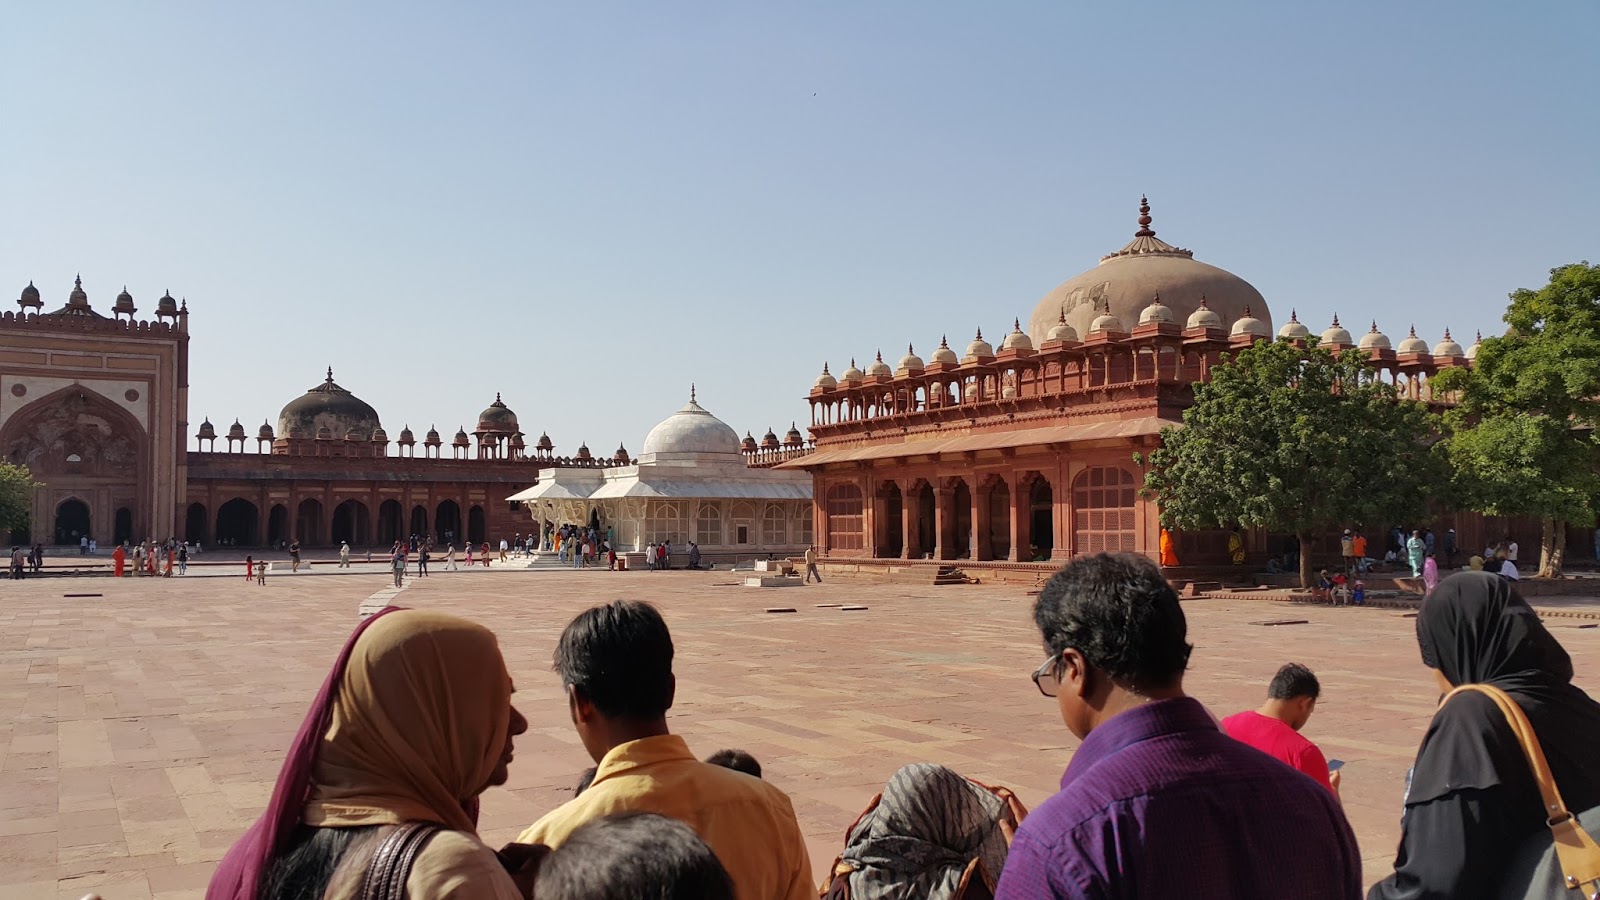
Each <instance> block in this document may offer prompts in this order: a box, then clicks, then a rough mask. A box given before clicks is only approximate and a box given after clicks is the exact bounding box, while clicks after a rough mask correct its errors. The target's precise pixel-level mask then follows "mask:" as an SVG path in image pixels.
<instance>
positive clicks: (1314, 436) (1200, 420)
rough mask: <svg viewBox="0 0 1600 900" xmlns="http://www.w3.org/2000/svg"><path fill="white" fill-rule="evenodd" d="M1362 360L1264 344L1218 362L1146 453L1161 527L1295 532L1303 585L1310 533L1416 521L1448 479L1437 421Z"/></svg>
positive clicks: (1308, 567) (1307, 570) (1308, 576)
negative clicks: (1437, 447)
mask: <svg viewBox="0 0 1600 900" xmlns="http://www.w3.org/2000/svg"><path fill="white" fill-rule="evenodd" d="M1363 358H1364V357H1363V355H1362V354H1361V353H1359V352H1355V351H1346V352H1344V353H1341V354H1337V355H1336V354H1334V353H1333V352H1331V351H1329V350H1325V349H1318V348H1315V347H1313V348H1311V349H1309V350H1307V349H1302V348H1299V347H1296V346H1294V345H1293V344H1290V343H1288V342H1265V341H1263V342H1259V343H1257V344H1255V345H1254V346H1252V347H1250V348H1248V349H1246V350H1244V351H1242V352H1240V353H1239V355H1238V356H1237V357H1236V358H1233V359H1231V360H1230V359H1227V358H1226V357H1225V358H1224V361H1223V363H1222V364H1221V365H1219V366H1216V367H1214V368H1213V369H1212V370H1211V380H1210V381H1209V382H1207V383H1204V384H1196V385H1195V388H1194V392H1195V402H1194V405H1192V406H1191V407H1189V408H1188V409H1187V410H1185V411H1184V414H1183V427H1182V428H1168V429H1166V430H1164V431H1162V433H1161V446H1160V448H1158V449H1157V450H1156V451H1155V452H1154V453H1152V454H1151V456H1150V460H1149V467H1148V470H1147V471H1146V474H1145V489H1146V491H1147V492H1148V493H1150V494H1153V495H1154V496H1155V497H1156V499H1157V500H1158V501H1159V503H1160V504H1161V523H1162V524H1163V525H1165V526H1167V527H1171V528H1180V529H1183V528H1191V529H1193V528H1221V527H1229V526H1233V525H1240V526H1245V527H1260V528H1266V529H1268V530H1270V531H1278V532H1288V533H1290V534H1293V535H1294V536H1295V537H1296V538H1298V539H1299V542H1300V547H1301V550H1302V552H1301V554H1300V584H1301V585H1302V586H1309V585H1310V584H1311V557H1310V553H1309V552H1308V551H1309V550H1310V549H1311V545H1312V539H1313V537H1314V536H1315V535H1317V534H1319V533H1324V532H1327V531H1331V530H1333V529H1336V528H1340V527H1344V526H1347V525H1350V524H1355V523H1380V522H1402V521H1415V520H1416V519H1418V518H1420V517H1421V516H1423V515H1424V514H1425V513H1426V510H1427V503H1428V499H1429V497H1430V495H1431V494H1433V493H1434V492H1436V490H1437V487H1438V485H1440V484H1441V483H1443V482H1444V480H1445V476H1444V472H1443V461H1442V460H1441V459H1440V457H1439V455H1438V454H1435V453H1433V452H1432V451H1431V450H1430V448H1429V444H1430V443H1431V440H1432V437H1433V435H1434V422H1433V417H1432V416H1431V415H1429V413H1428V411H1427V409H1426V408H1425V407H1424V406H1423V405H1422V404H1420V403H1417V402H1414V401H1410V400H1404V399H1401V398H1399V397H1397V396H1396V394H1395V390H1394V387H1393V386H1392V385H1388V384H1385V383H1383V382H1382V381H1379V380H1378V379H1377V378H1376V377H1375V376H1374V374H1373V372H1372V371H1371V370H1370V369H1368V368H1367V367H1366V365H1365V364H1364V363H1363Z"/></svg>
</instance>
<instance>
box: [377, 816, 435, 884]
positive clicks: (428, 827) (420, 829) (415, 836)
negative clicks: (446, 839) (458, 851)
mask: <svg viewBox="0 0 1600 900" xmlns="http://www.w3.org/2000/svg"><path fill="white" fill-rule="evenodd" d="M439 831H440V828H439V826H438V825H435V824H433V823H431V822H407V823H406V824H404V825H401V826H400V827H398V828H396V829H395V830H393V831H391V832H389V834H388V835H386V836H385V837H384V839H383V841H382V842H380V843H379V844H378V849H377V850H376V851H374V852H373V854H372V862H370V863H368V864H367V877H366V880H364V881H363V882H362V884H361V900H406V879H407V878H409V877H410V876H411V864H412V863H414V862H416V861H417V854H418V853H421V852H422V848H423V845H425V844H427V843H428V839H429V838H431V837H433V836H434V835H435V834H437V833H439Z"/></svg>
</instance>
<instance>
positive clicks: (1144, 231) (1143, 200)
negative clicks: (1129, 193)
mask: <svg viewBox="0 0 1600 900" xmlns="http://www.w3.org/2000/svg"><path fill="white" fill-rule="evenodd" d="M1152 221H1153V220H1152V219H1151V218H1150V198H1149V197H1146V196H1145V195H1143V194H1140V195H1139V230H1138V231H1135V232H1134V233H1133V236H1134V237H1155V236H1156V233H1155V231H1154V230H1153V229H1151V227H1150V223H1151V222H1152Z"/></svg>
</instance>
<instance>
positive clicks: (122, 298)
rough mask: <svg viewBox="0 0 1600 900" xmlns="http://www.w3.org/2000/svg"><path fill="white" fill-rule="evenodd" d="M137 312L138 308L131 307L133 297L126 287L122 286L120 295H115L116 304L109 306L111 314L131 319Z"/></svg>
mask: <svg viewBox="0 0 1600 900" xmlns="http://www.w3.org/2000/svg"><path fill="white" fill-rule="evenodd" d="M138 311H139V308H138V307H137V306H134V305H133V295H132V294H130V293H128V286H127V285H123V286H122V293H120V294H118V295H117V302H116V303H113V304H112V305H111V314H112V315H114V316H124V315H125V316H127V317H128V318H130V319H131V318H133V314H134V313H136V312H138Z"/></svg>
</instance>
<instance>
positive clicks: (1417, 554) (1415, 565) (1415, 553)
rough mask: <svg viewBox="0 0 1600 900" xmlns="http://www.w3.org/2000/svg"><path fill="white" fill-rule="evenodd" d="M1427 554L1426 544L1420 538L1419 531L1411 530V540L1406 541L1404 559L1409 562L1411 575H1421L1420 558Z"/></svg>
mask: <svg viewBox="0 0 1600 900" xmlns="http://www.w3.org/2000/svg"><path fill="white" fill-rule="evenodd" d="M1427 554H1428V545H1427V543H1426V542H1424V541H1423V540H1422V532H1421V531H1412V532H1411V540H1409V541H1406V561H1407V562H1409V563H1410V564H1411V577H1412V578H1421V577H1422V558H1423V557H1424V556H1426V555H1427Z"/></svg>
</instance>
